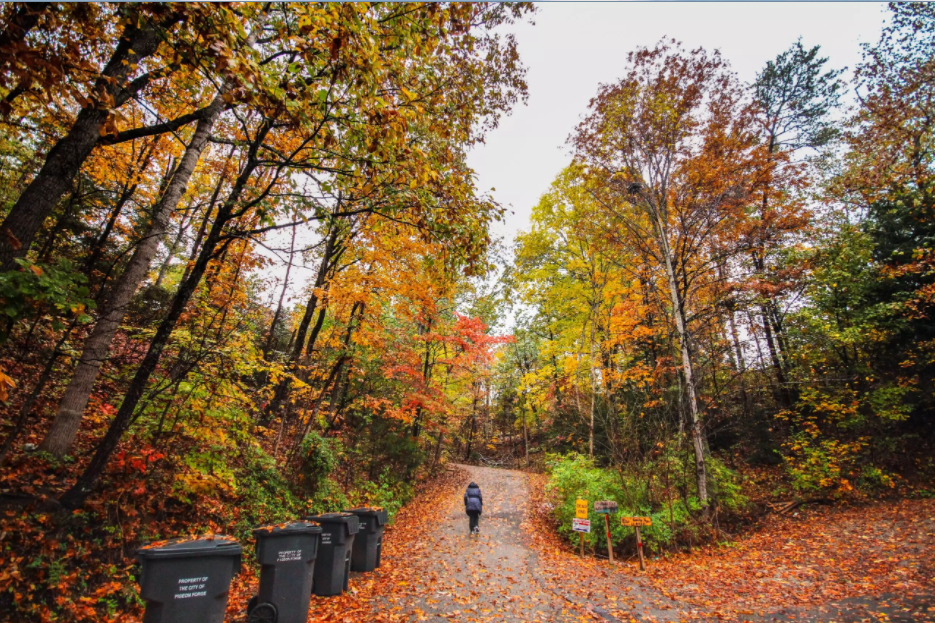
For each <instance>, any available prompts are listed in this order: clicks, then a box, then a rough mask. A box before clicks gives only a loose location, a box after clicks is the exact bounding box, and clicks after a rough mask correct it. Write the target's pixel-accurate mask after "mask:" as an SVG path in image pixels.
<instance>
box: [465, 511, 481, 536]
mask: <svg viewBox="0 0 935 623" xmlns="http://www.w3.org/2000/svg"><path fill="white" fill-rule="evenodd" d="M467 514H468V518H469V519H470V520H471V521H470V525H469V528H470V530H471V532H473V531H474V528H476V527H477V526H478V524H479V523H480V511H468V512H467Z"/></svg>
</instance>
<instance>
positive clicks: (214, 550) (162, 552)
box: [136, 534, 240, 560]
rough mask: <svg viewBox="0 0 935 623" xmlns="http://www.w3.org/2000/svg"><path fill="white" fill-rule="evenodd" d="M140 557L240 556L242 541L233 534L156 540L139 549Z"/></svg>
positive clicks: (148, 558) (137, 553)
mask: <svg viewBox="0 0 935 623" xmlns="http://www.w3.org/2000/svg"><path fill="white" fill-rule="evenodd" d="M136 555H137V556H138V557H139V558H140V559H146V560H152V559H156V558H189V557H199V558H200V557H204V556H240V543H238V542H237V539H235V538H234V537H232V536H222V535H219V534H218V535H215V536H208V537H201V538H197V539H186V538H177V539H168V540H166V541H155V542H153V543H150V544H148V545H144V546H143V547H141V548H140V549H139V550H137V552H136Z"/></svg>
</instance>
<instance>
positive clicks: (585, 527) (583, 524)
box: [571, 518, 591, 532]
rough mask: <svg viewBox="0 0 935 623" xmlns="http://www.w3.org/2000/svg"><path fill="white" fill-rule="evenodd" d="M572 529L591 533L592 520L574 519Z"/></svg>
mask: <svg viewBox="0 0 935 623" xmlns="http://www.w3.org/2000/svg"><path fill="white" fill-rule="evenodd" d="M571 529H572V530H574V531H575V532H591V520H590V519H578V518H575V519H572V520H571Z"/></svg>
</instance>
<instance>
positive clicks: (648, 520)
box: [620, 517, 653, 571]
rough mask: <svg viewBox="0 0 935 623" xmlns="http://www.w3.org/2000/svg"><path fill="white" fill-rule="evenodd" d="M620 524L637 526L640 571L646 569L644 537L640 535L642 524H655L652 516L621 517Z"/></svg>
mask: <svg viewBox="0 0 935 623" xmlns="http://www.w3.org/2000/svg"><path fill="white" fill-rule="evenodd" d="M620 525H621V526H627V527H632V528H636V551H637V552H638V553H639V555H640V571H646V562H645V561H644V560H643V538H642V536H641V535H640V526H651V525H653V518H652V517H621V518H620Z"/></svg>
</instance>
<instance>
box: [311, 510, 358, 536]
mask: <svg viewBox="0 0 935 623" xmlns="http://www.w3.org/2000/svg"><path fill="white" fill-rule="evenodd" d="M305 519H307V520H309V521H315V522H318V523H323V524H327V523H330V524H345V525H346V526H347V532H348V534H357V530H358V528H359V527H360V520H359V519H357V515H355V514H353V513H323V514H321V515H311V516H309V517H306V518H305Z"/></svg>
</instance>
